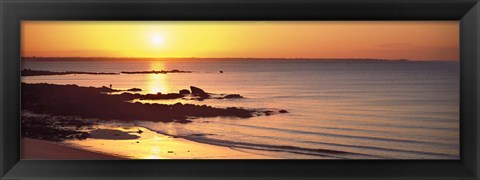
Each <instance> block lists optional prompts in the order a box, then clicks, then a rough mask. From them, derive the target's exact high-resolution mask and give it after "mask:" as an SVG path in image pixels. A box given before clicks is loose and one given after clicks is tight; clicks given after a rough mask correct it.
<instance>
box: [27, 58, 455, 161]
mask: <svg viewBox="0 0 480 180" xmlns="http://www.w3.org/2000/svg"><path fill="white" fill-rule="evenodd" d="M23 68H29V69H35V70H49V71H86V72H120V71H147V70H172V69H179V70H187V71H194V72H193V73H187V74H129V75H127V74H121V75H64V76H35V77H24V78H22V81H23V82H28V83H41V82H45V83H54V84H77V85H80V86H96V87H100V86H109V85H110V84H112V86H113V88H117V89H128V88H133V87H137V88H141V89H142V90H143V91H142V92H141V93H157V92H162V93H168V92H178V90H180V89H188V88H189V86H191V85H193V86H197V87H200V88H202V89H204V90H205V91H207V92H210V93H228V94H241V95H242V96H244V97H246V98H245V99H235V100H234V99H231V100H214V99H211V100H205V101H189V100H183V101H182V103H195V104H207V105H211V106H214V107H230V106H235V107H244V108H259V109H261V108H269V109H286V110H288V111H289V112H290V113H287V114H276V115H272V116H259V117H253V118H249V119H234V118H201V119H195V120H194V122H193V123H190V124H173V123H153V122H135V124H136V125H140V126H144V127H147V128H149V129H151V130H154V131H158V132H162V133H166V134H170V135H176V136H182V137H186V138H187V139H191V140H194V141H198V142H203V143H209V144H217V145H223V146H230V147H233V148H246V149H250V150H255V151H256V152H260V153H261V154H263V155H269V156H272V157H281V158H313V157H316V156H322V155H325V153H324V151H323V150H334V151H340V152H345V153H333V154H328V153H327V154H328V156H332V157H334V158H355V159H357V158H360V159H364V158H381V159H393V158H407V159H458V158H459V63H458V62H405V61H397V62H382V61H377V62H373V61H327V60H324V61H304V60H290V61H289V60H276V61H272V60H259V61H185V62H178V61H165V62H163V61H116V62H112V61H82V62H78V61H76V62H74V61H55V62H51V61H38V62H33V61H25V62H23ZM220 70H222V71H224V73H219V71H220ZM149 102H155V103H170V104H172V103H176V102H178V101H172V100H163V101H162V100H157V101H149Z"/></svg>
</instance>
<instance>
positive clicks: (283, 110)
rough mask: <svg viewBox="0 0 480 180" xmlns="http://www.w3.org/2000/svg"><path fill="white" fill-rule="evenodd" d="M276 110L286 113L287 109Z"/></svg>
mask: <svg viewBox="0 0 480 180" xmlns="http://www.w3.org/2000/svg"><path fill="white" fill-rule="evenodd" d="M278 112H279V113H288V111H287V110H285V109H282V110H280V111H278Z"/></svg>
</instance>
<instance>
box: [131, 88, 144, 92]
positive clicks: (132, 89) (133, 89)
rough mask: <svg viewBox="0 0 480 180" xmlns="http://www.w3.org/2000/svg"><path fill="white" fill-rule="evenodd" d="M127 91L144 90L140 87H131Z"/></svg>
mask: <svg viewBox="0 0 480 180" xmlns="http://www.w3.org/2000/svg"><path fill="white" fill-rule="evenodd" d="M127 91H132V92H137V91H142V89H140V88H130V89H127Z"/></svg>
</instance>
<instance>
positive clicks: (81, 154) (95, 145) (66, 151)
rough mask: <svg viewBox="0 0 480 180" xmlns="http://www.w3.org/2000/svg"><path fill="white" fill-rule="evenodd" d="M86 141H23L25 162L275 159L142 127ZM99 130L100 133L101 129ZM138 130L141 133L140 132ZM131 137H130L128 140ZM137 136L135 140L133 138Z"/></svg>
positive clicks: (107, 129)
mask: <svg viewBox="0 0 480 180" xmlns="http://www.w3.org/2000/svg"><path fill="white" fill-rule="evenodd" d="M95 129H97V130H95V132H94V133H93V136H92V137H90V138H88V139H86V140H67V141H64V142H60V143H55V142H51V141H45V140H35V139H30V138H23V142H22V143H23V144H22V149H23V150H24V151H23V152H22V158H23V159H103V160H104V159H275V158H274V157H268V156H263V155H258V154H254V153H248V152H244V151H239V150H235V149H232V148H229V147H223V146H215V145H209V144H203V143H197V142H194V141H190V140H187V139H183V138H176V137H172V136H167V135H163V134H158V133H156V132H153V131H150V130H148V129H146V128H143V127H115V126H99V127H96V128H95ZM99 129H100V130H99ZM139 130H140V131H141V132H139ZM126 137H128V138H126ZM133 137H136V138H133Z"/></svg>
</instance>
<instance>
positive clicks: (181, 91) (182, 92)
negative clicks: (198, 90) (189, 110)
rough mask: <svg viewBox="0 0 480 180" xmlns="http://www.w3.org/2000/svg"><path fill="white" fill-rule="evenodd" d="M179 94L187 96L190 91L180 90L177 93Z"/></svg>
mask: <svg viewBox="0 0 480 180" xmlns="http://www.w3.org/2000/svg"><path fill="white" fill-rule="evenodd" d="M178 93H179V94H182V95H187V94H190V91H189V90H188V89H182V90H180V91H178Z"/></svg>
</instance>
